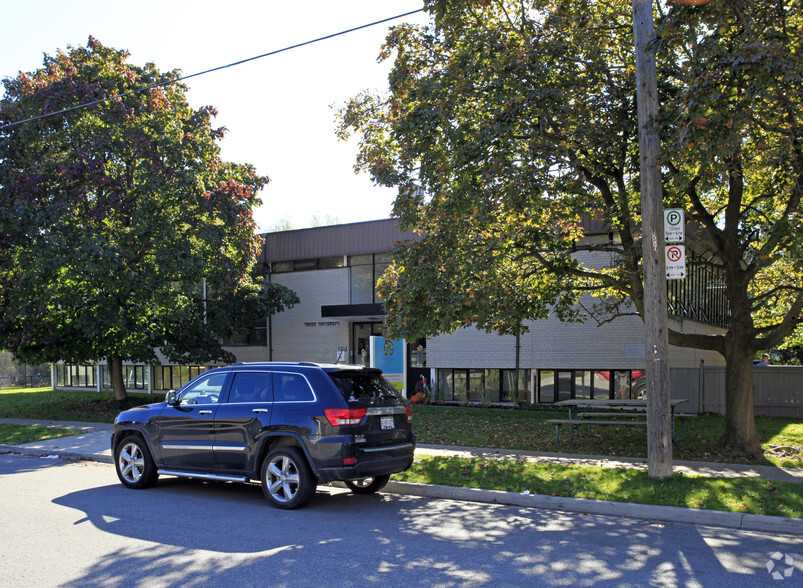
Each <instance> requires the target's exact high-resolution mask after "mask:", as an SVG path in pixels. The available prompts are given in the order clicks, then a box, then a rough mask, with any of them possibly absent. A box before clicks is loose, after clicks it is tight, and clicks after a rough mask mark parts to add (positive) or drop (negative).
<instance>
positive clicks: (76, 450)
mask: <svg viewBox="0 0 803 588" xmlns="http://www.w3.org/2000/svg"><path fill="white" fill-rule="evenodd" d="M0 423H8V424H18V425H33V426H39V427H58V428H68V429H75V430H79V431H81V434H79V435H71V436H68V437H59V438H56V439H50V440H46V441H35V442H33V443H26V444H23V445H0V453H22V454H26V455H34V456H40V457H46V458H56V457H59V458H65V459H85V460H91V461H98V462H103V463H112V461H113V460H112V456H111V448H110V446H109V445H110V437H111V432H112V428H113V426H112V424H111V423H108V424H107V423H82V422H70V421H47V420H31V419H0ZM416 455H443V456H458V457H481V458H486V459H515V460H526V461H533V462H546V463H556V464H563V465H568V464H581V465H593V466H598V467H610V468H641V469H646V468H647V462H646V460H645V459H640V458H626V457H610V456H598V455H569V454H560V453H545V452H536V451H509V450H503V449H488V448H473V447H447V446H441V445H419V446H417V447H416ZM674 470H675V472H682V473H684V474H689V475H701V476H710V477H723V478H734V477H748V478H761V479H765V480H777V481H783V482H792V483H803V469H792V468H779V467H773V466H755V465H740V464H723V463H714V462H697V461H675V462H674ZM384 491H385V492H392V493H398V494H409V495H416V496H425V497H431V498H447V499H452V500H466V501H472V502H486V503H494V504H508V505H516V506H524V507H530V508H546V509H554V510H560V511H564V512H575V513H581V514H599V515H610V516H625V517H628V518H637V519H644V520H656V521H668V522H676V523H689V524H695V525H705V526H712V527H725V528H731V529H743V530H751V531H761V532H772V533H781V534H788V535H803V520H801V519H795V518H786V517H773V516H762V515H752V514H740V513H733V512H722V511H714V510H700V509H689V508H678V507H671V506H653V505H644V504H631V503H622V502H610V501H604V500H587V499H582V498H564V497H557V496H544V495H540V494H530V493H529V492H528V491H524V492H504V491H498V490H482V489H478V488H459V487H451V486H438V485H434V484H415V483H410V482H395V481H391V482H390V483H388V485H387V486H386V487H385V490H384Z"/></svg>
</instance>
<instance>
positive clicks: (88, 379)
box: [56, 364, 96, 388]
mask: <svg viewBox="0 0 803 588" xmlns="http://www.w3.org/2000/svg"><path fill="white" fill-rule="evenodd" d="M56 385H57V386H68V387H71V388H94V387H95V386H96V383H95V366H92V365H68V364H65V365H60V366H58V368H57V369H56Z"/></svg>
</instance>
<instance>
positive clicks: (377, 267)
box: [349, 253, 391, 304]
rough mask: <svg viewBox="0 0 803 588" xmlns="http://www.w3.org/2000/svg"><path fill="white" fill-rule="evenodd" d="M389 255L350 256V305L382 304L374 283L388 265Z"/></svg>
mask: <svg viewBox="0 0 803 588" xmlns="http://www.w3.org/2000/svg"><path fill="white" fill-rule="evenodd" d="M390 261H391V258H390V254H389V253H376V254H368V255H350V256H349V271H350V273H351V284H350V286H351V304H374V303H377V302H382V299H381V298H380V297H379V296H378V295H377V293H376V282H377V280H378V279H379V277H380V276H381V275H382V274H383V273H384V272H385V270H386V269H387V267H388V266H389V265H390Z"/></svg>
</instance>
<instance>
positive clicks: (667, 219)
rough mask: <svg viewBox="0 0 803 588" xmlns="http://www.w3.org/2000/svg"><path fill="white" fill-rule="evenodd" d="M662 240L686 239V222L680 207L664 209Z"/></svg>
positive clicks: (677, 241) (676, 240) (670, 241)
mask: <svg viewBox="0 0 803 588" xmlns="http://www.w3.org/2000/svg"><path fill="white" fill-rule="evenodd" d="M664 240H665V241H666V242H667V243H683V241H685V240H686V222H685V218H684V214H683V209H682V208H665V209H664Z"/></svg>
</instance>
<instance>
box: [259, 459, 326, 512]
mask: <svg viewBox="0 0 803 588" xmlns="http://www.w3.org/2000/svg"><path fill="white" fill-rule="evenodd" d="M316 486H317V484H316V483H315V476H314V475H313V474H312V470H310V467H309V464H307V460H306V459H305V458H304V454H303V453H302V452H301V450H300V449H299V448H298V447H278V448H276V449H274V450H273V451H271V452H270V453H268V455H267V457H265V460H264V461H263V462H262V492H263V493H264V494H265V498H267V499H268V500H269V501H270V502H271V504H273V506H276V507H278V508H284V509H288V510H289V509H293V508H299V507H301V506H304V505H305V504H307V503H308V502H309V501H310V500H312V497H313V496H314V495H315V488H316Z"/></svg>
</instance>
